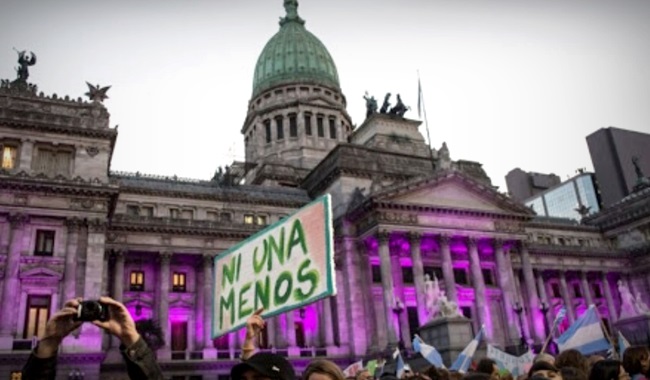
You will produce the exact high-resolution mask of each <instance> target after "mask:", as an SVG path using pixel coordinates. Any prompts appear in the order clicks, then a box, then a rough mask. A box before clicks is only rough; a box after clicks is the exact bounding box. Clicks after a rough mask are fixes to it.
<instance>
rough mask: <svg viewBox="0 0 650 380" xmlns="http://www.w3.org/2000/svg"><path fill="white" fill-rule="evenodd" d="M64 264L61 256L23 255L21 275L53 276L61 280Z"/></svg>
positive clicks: (21, 276)
mask: <svg viewBox="0 0 650 380" xmlns="http://www.w3.org/2000/svg"><path fill="white" fill-rule="evenodd" d="M64 266H65V263H64V260H63V258H61V257H39V256H23V257H21V258H20V269H19V271H20V272H19V273H20V274H19V277H20V278H25V277H52V278H56V279H59V280H60V279H61V278H62V277H63V271H64Z"/></svg>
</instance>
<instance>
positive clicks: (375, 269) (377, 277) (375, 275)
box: [372, 265, 381, 283]
mask: <svg viewBox="0 0 650 380" xmlns="http://www.w3.org/2000/svg"><path fill="white" fill-rule="evenodd" d="M372 282H374V283H378V282H381V268H380V267H379V265H373V266H372Z"/></svg>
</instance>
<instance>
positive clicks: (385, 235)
mask: <svg viewBox="0 0 650 380" xmlns="http://www.w3.org/2000/svg"><path fill="white" fill-rule="evenodd" d="M376 236H377V240H378V241H379V244H384V243H388V240H389V239H390V233H389V232H388V231H385V230H382V231H378V232H377V235H376Z"/></svg>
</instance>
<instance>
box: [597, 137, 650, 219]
mask: <svg viewBox="0 0 650 380" xmlns="http://www.w3.org/2000/svg"><path fill="white" fill-rule="evenodd" d="M587 145H588V147H589V154H590V155H591V162H592V163H593V165H594V171H595V173H596V179H597V180H598V183H599V184H600V191H601V194H602V198H603V205H604V206H605V207H609V206H610V205H612V204H614V203H616V202H618V201H620V200H621V199H623V198H624V197H626V196H627V195H629V194H631V193H632V192H633V191H634V186H635V185H636V183H637V178H638V174H637V173H636V172H635V165H634V164H633V161H632V160H633V159H634V158H636V159H637V160H638V163H637V165H638V166H639V167H640V169H641V170H643V171H645V172H646V173H648V172H650V154H649V153H648V151H649V149H648V147H650V134H647V133H641V132H636V131H630V130H625V129H620V128H615V127H607V128H601V129H599V130H597V131H596V132H594V133H592V134H590V135H589V136H587Z"/></svg>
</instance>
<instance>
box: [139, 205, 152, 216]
mask: <svg viewBox="0 0 650 380" xmlns="http://www.w3.org/2000/svg"><path fill="white" fill-rule="evenodd" d="M140 215H142V216H146V217H147V218H153V206H143V207H141V208H140Z"/></svg>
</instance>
